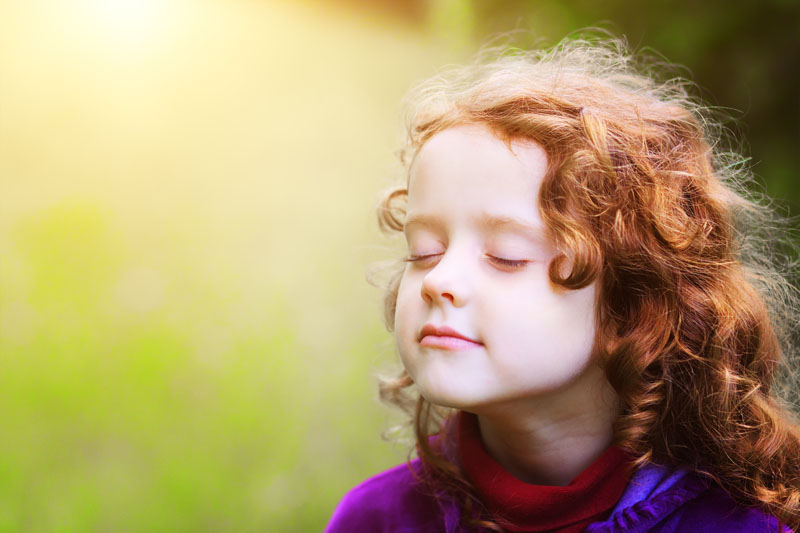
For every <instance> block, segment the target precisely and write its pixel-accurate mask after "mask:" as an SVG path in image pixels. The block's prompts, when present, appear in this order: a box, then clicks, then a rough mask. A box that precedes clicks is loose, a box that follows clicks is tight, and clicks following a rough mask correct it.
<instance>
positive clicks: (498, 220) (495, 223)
mask: <svg viewBox="0 0 800 533" xmlns="http://www.w3.org/2000/svg"><path fill="white" fill-rule="evenodd" d="M477 222H478V225H479V226H481V227H483V228H485V229H488V230H490V231H498V230H508V231H513V232H515V233H521V234H523V235H525V236H527V237H530V238H533V239H536V240H546V239H545V235H546V231H545V228H544V226H541V225H534V224H531V223H530V222H528V221H526V220H522V219H520V218H517V217H510V216H507V215H493V214H491V213H487V212H483V213H481V214H480V215H479V216H478V218H477ZM444 225H445V223H444V219H443V218H442V217H440V216H438V215H425V214H414V213H411V214H409V215H408V217H407V218H406V222H405V224H404V226H403V231H406V229H407V228H408V227H409V226H412V227H413V226H423V227H438V228H441V227H443V226H444Z"/></svg>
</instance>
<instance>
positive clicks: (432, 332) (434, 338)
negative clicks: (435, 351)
mask: <svg viewBox="0 0 800 533" xmlns="http://www.w3.org/2000/svg"><path fill="white" fill-rule="evenodd" d="M419 344H420V346H426V347H428V348H440V349H443V350H453V351H456V350H468V349H470V348H476V347H479V346H483V343H482V342H480V341H478V340H476V339H471V338H469V337H467V336H466V335H462V334H461V333H459V332H458V331H456V330H454V329H452V328H449V327H447V326H434V325H433V324H425V326H423V328H422V331H420V334H419Z"/></svg>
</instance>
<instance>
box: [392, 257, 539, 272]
mask: <svg viewBox="0 0 800 533" xmlns="http://www.w3.org/2000/svg"><path fill="white" fill-rule="evenodd" d="M441 255H442V254H425V255H409V256H408V257H406V258H404V259H403V261H405V262H407V263H422V262H424V261H427V260H431V259H434V258H436V257H439V256H441ZM486 257H488V258H489V261H491V262H492V263H494V264H496V265H498V266H501V267H503V268H509V269H513V270H519V269H521V268H524V267H525V266H526V265H527V264H528V263H530V261H528V260H527V259H505V258H502V257H496V256H494V255H489V254H486Z"/></svg>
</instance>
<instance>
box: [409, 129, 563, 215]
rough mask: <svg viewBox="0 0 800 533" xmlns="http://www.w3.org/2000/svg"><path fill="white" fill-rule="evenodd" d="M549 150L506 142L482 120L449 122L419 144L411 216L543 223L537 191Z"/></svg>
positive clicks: (412, 171)
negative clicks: (489, 217)
mask: <svg viewBox="0 0 800 533" xmlns="http://www.w3.org/2000/svg"><path fill="white" fill-rule="evenodd" d="M546 171H547V156H546V154H545V151H544V149H543V148H542V147H541V146H539V145H538V144H537V143H535V142H533V141H528V140H512V141H511V142H507V141H505V140H501V139H500V138H498V137H497V136H496V135H495V134H494V133H492V131H491V130H490V129H489V128H488V127H486V126H482V125H467V126H458V127H453V128H449V129H447V130H444V131H442V132H440V133H437V134H436V135H434V136H433V137H431V138H430V139H429V140H428V142H427V143H425V145H424V146H423V147H422V148H421V149H420V151H419V152H418V154H417V156H416V158H415V159H414V161H413V163H412V165H411V169H410V172H409V184H408V193H409V195H408V215H409V218H413V217H417V216H425V215H431V214H435V215H437V216H442V215H444V216H454V217H455V216H471V215H475V216H477V215H481V216H483V217H484V218H485V215H486V214H487V213H488V214H490V215H492V216H494V217H496V218H503V217H511V218H515V219H522V220H525V221H527V222H528V223H530V224H533V225H535V226H541V225H542V224H541V219H540V217H539V213H538V209H537V200H538V191H539V187H540V185H541V182H542V179H543V177H544V175H545V173H546Z"/></svg>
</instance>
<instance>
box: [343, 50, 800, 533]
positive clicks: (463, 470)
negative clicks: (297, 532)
mask: <svg viewBox="0 0 800 533" xmlns="http://www.w3.org/2000/svg"><path fill="white" fill-rule="evenodd" d="M622 50H623V48H622V46H620V45H618V44H617V43H613V42H612V43H600V42H596V41H592V42H589V41H580V40H577V41H571V42H564V43H562V44H561V45H559V46H557V47H556V48H555V49H553V50H549V51H545V52H540V53H517V54H505V55H503V54H500V55H498V56H495V57H494V58H492V59H489V60H486V59H482V60H481V61H479V62H477V63H476V64H474V65H471V66H468V67H465V68H461V69H457V70H454V71H452V72H449V73H448V74H445V75H443V76H440V77H437V78H435V79H433V80H431V81H429V82H427V83H425V84H424V85H422V86H421V87H419V88H418V89H417V90H416V91H415V92H414V93H413V94H412V96H411V98H410V100H409V101H410V103H411V110H410V113H409V128H408V141H407V147H406V151H405V154H406V155H407V156H410V157H407V158H404V160H405V161H404V162H407V166H408V181H407V184H406V186H405V187H402V188H399V189H397V190H394V191H392V192H391V193H390V194H388V195H387V197H386V198H385V200H384V202H383V203H382V205H381V208H380V211H379V215H380V220H381V222H382V224H383V226H384V227H385V228H387V229H388V230H392V231H402V232H403V233H404V234H405V237H406V240H407V242H408V256H407V257H406V264H405V267H404V270H403V271H402V273H401V274H400V275H399V276H398V278H396V280H395V282H394V283H392V284H391V286H390V287H389V290H388V293H387V298H386V304H387V306H386V307H387V322H388V325H389V327H390V329H393V330H394V333H395V338H396V343H397V347H398V350H399V353H400V357H401V359H402V362H403V366H404V369H405V370H404V371H403V373H402V374H401V375H400V376H399V377H398V378H397V379H395V380H391V381H388V382H384V383H383V384H382V395H383V397H384V398H386V399H388V400H389V401H391V402H392V403H395V404H397V405H400V406H401V407H404V408H406V409H407V410H408V412H409V413H410V414H411V415H412V417H413V427H414V429H415V432H416V438H417V452H418V455H419V458H417V459H414V460H411V461H410V462H409V464H407V465H400V466H398V467H395V468H393V469H391V470H389V471H387V472H384V473H382V474H379V475H378V476H375V477H373V478H371V479H369V480H367V481H365V482H364V483H362V484H361V485H359V486H358V487H356V488H354V489H353V490H351V491H350V492H349V493H348V494H347V496H345V498H344V499H343V500H342V502H341V503H340V504H339V506H338V508H337V509H336V511H335V512H334V515H333V518H332V520H331V522H330V524H329V526H328V531H331V532H362V531H363V532H376V531H387V532H388V531H393V532H396V531H404V532H411V531H414V532H428V531H430V532H434V531H437V532H438V531H447V532H454V531H570V532H572V531H576V532H577V531H592V532H600V531H603V532H606V531H607V532H612V531H637V532H639V531H668V532H701V531H708V532H711V531H714V532H718V531H746V532H767V531H782V530H783V531H788V530H789V527H791V528H794V529H796V528H798V527H800V429H798V425H797V422H796V419H795V418H793V415H792V413H791V411H790V410H789V408H788V407H787V406H788V405H789V402H788V401H786V400H785V399H784V400H781V399H780V398H781V397H786V395H785V394H784V395H783V396H781V395H779V392H780V391H778V390H777V388H778V385H779V383H781V382H785V381H788V379H787V378H788V372H787V370H786V369H787V368H788V366H787V364H786V363H787V360H788V356H790V355H792V354H793V353H794V351H793V350H794V348H793V347H792V346H791V341H792V335H793V334H794V332H795V331H796V325H797V324H798V314H797V311H798V308H800V305H799V302H798V297H797V292H796V291H795V290H794V289H793V288H792V285H791V284H790V283H789V281H787V280H788V277H787V276H788V275H785V274H782V271H781V270H780V268H779V267H778V266H776V265H779V263H780V261H779V259H780V256H779V255H777V254H773V253H772V252H771V250H772V249H773V246H772V245H773V244H774V242H775V234H774V231H775V224H774V222H775V221H776V220H778V219H777V218H775V217H773V216H772V215H771V214H770V213H771V212H770V211H769V210H768V209H767V208H765V207H763V206H761V205H760V204H758V203H757V202H755V201H754V200H751V199H749V198H750V196H751V195H749V194H748V193H747V192H746V190H745V189H744V187H743V186H742V178H746V177H747V176H746V172H747V171H746V169H744V168H743V166H742V164H741V162H740V161H737V160H735V159H733V158H732V157H731V156H723V155H722V154H721V153H720V152H719V151H718V150H717V147H716V143H715V141H714V139H713V138H712V133H711V132H710V130H709V122H708V119H707V118H706V117H704V116H703V115H702V114H701V112H700V111H701V110H700V108H699V107H698V106H697V105H695V104H693V103H691V101H690V100H689V98H688V97H687V96H686V93H685V92H684V90H683V89H682V86H681V85H680V84H679V83H677V82H672V83H667V84H656V83H655V82H653V81H652V80H651V79H650V77H647V76H642V75H639V74H637V73H635V72H634V71H633V70H632V69H631V67H630V64H631V58H630V57H629V56H628V55H626V54H625V53H624V51H622ZM775 258H777V259H778V260H777V261H776V260H775Z"/></svg>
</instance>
